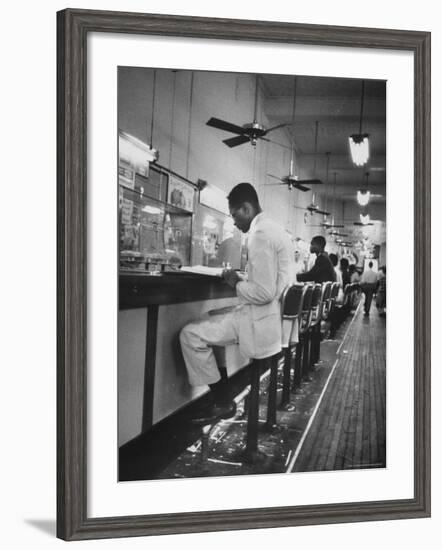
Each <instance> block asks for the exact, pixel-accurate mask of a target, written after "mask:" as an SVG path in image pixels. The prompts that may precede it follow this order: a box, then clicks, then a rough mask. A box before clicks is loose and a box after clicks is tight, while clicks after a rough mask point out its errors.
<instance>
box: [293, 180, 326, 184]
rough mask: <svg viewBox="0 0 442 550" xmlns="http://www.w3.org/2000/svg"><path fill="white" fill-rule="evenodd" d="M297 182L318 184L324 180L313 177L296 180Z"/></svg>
mask: <svg viewBox="0 0 442 550" xmlns="http://www.w3.org/2000/svg"><path fill="white" fill-rule="evenodd" d="M296 182H297V183H306V184H307V185H316V184H322V183H323V182H322V181H321V180H318V179H311V180H308V179H306V180H296Z"/></svg>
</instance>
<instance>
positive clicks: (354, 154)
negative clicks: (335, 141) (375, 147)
mask: <svg viewBox="0 0 442 550" xmlns="http://www.w3.org/2000/svg"><path fill="white" fill-rule="evenodd" d="M348 142H349V144H350V152H351V158H352V160H353V162H354V163H355V164H356V166H363V165H364V164H365V163H366V162H367V161H368V158H369V156H370V146H369V141H368V134H353V135H351V136H350V137H349V138H348Z"/></svg>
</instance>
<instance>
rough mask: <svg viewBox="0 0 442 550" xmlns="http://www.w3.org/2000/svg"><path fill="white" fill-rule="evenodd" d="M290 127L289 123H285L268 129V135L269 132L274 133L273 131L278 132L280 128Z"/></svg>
mask: <svg viewBox="0 0 442 550" xmlns="http://www.w3.org/2000/svg"><path fill="white" fill-rule="evenodd" d="M289 125H290V124H289V122H283V123H282V124H278V125H277V126H272V127H271V128H268V129H267V130H266V134H268V133H269V132H272V131H273V130H277V129H278V128H283V127H284V126H289ZM264 135H265V134H264Z"/></svg>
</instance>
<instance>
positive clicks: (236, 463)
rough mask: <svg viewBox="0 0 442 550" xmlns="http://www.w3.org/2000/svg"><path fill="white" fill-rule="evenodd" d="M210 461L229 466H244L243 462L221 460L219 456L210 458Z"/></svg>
mask: <svg viewBox="0 0 442 550" xmlns="http://www.w3.org/2000/svg"><path fill="white" fill-rule="evenodd" d="M207 460H208V461H209V462H216V463H217V464H228V465H229V466H242V462H230V461H228V460H220V459H219V458H208V459H207Z"/></svg>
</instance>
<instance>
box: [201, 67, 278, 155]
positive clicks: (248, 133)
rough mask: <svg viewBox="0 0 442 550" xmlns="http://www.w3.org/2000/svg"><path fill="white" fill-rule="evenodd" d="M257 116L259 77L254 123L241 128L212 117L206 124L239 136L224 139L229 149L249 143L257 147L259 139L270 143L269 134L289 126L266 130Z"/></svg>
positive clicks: (256, 86)
mask: <svg viewBox="0 0 442 550" xmlns="http://www.w3.org/2000/svg"><path fill="white" fill-rule="evenodd" d="M257 114H258V75H256V83H255V108H254V114H253V122H250V123H248V124H244V125H242V126H239V125H238V124H233V123H231V122H227V121H226V120H221V119H220V118H215V117H212V118H210V119H209V120H208V121H207V122H206V124H207V126H211V127H212V128H217V129H218V130H224V131H225V132H230V133H232V134H237V135H236V136H235V137H231V138H227V139H223V143H225V144H226V145H227V146H228V147H237V146H238V145H242V144H243V143H247V142H248V141H250V143H251V144H252V145H253V146H255V145H256V143H257V141H258V139H262V140H264V141H270V140H269V139H267V138H266V137H265V136H266V135H267V134H268V133H269V132H272V131H273V130H276V129H277V128H283V127H284V126H288V124H289V123H288V122H284V123H282V124H278V125H276V126H272V127H271V128H266V127H265V126H263V125H262V124H260V123H259V122H258V121H257Z"/></svg>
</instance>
